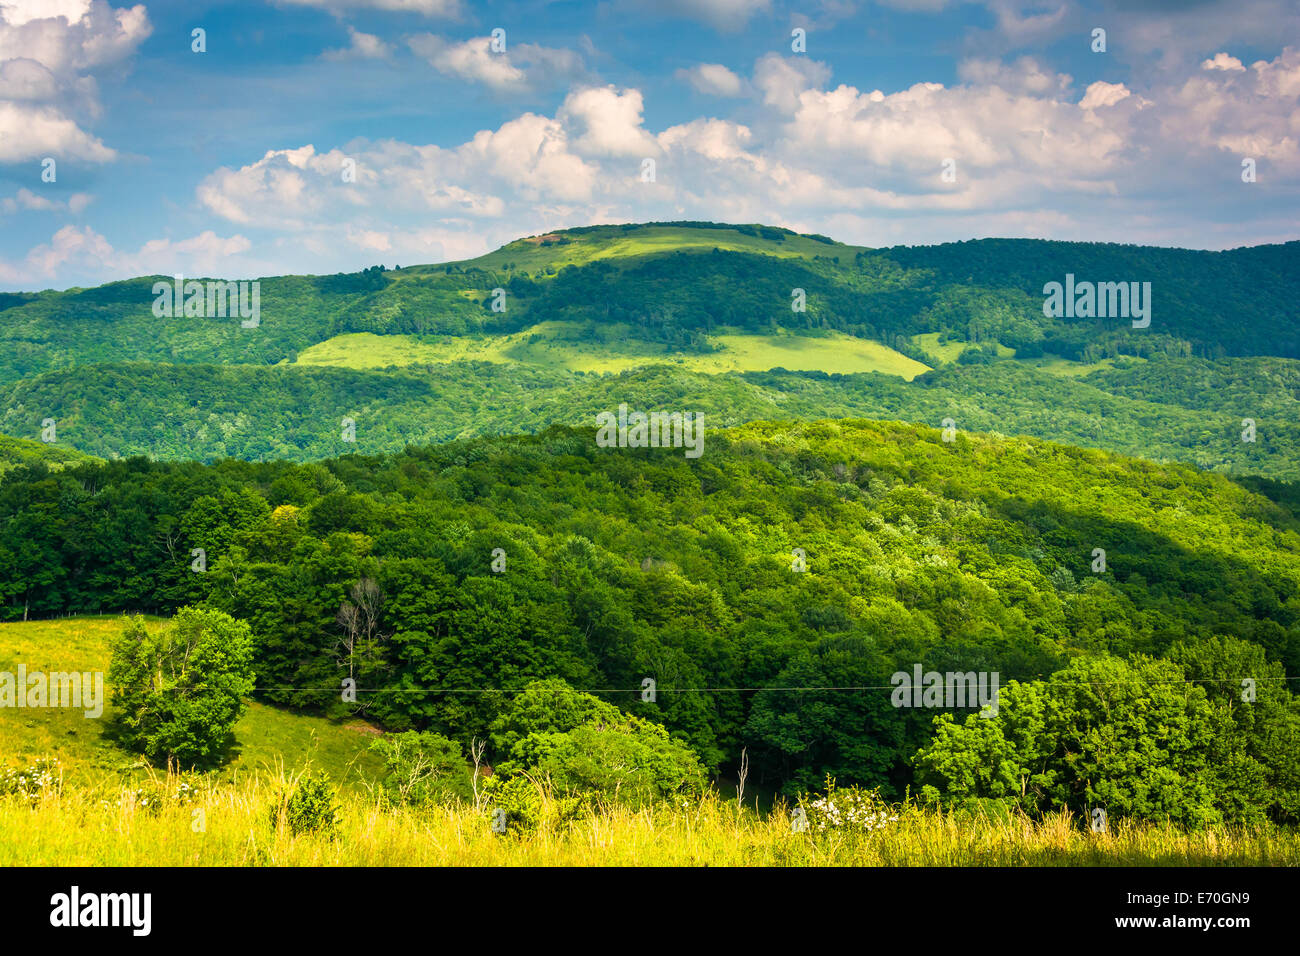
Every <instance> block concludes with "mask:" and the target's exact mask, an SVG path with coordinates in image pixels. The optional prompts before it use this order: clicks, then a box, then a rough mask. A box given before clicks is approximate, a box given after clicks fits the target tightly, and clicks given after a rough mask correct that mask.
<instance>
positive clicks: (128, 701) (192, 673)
mask: <svg viewBox="0 0 1300 956" xmlns="http://www.w3.org/2000/svg"><path fill="white" fill-rule="evenodd" d="M252 664H253V637H252V633H251V632H250V631H249V628H248V625H247V624H246V623H244V622H243V621H237V620H235V619H234V618H232V617H230V616H229V615H228V614H225V613H223V612H221V611H211V610H206V609H203V608H196V607H185V608H181V609H180V611H178V612H177V614H176V616H175V618H173V619H172V621H171V623H170V624H169V625H167V626H164V627H161V628H157V629H155V630H152V631H151V630H150V629H149V628H148V627H147V626H146V624H145V621H144V618H142V617H140V616H138V615H137V616H136V617H134V618H131V619H130V620H129V621H128V623H127V625H126V628H125V629H124V630H123V632H122V636H121V637H120V638H119V639H118V641H117V643H116V644H115V646H114V647H113V659H112V663H111V664H110V666H109V672H108V680H109V683H110V684H111V685H112V687H113V704H114V705H115V708H116V714H115V715H114V718H113V720H114V729H115V731H116V733H117V736H118V739H119V740H120V741H121V742H122V743H123V744H125V745H126V746H127V747H129V748H131V749H133V750H137V751H140V752H141V753H143V754H145V756H147V757H149V758H150V759H151V760H155V761H159V760H163V759H166V760H167V761H168V762H169V763H170V762H173V761H174V762H176V763H178V764H180V765H181V766H183V767H190V766H196V765H210V764H213V763H216V762H217V761H218V759H219V758H220V756H221V755H222V754H223V753H224V752H225V751H226V750H227V749H228V747H229V744H230V743H231V741H232V739H233V733H232V731H233V728H234V726H235V722H236V721H238V720H239V718H240V717H241V716H242V715H243V713H244V709H245V706H246V704H245V698H247V696H248V695H249V694H250V693H252V690H253V670H252Z"/></svg>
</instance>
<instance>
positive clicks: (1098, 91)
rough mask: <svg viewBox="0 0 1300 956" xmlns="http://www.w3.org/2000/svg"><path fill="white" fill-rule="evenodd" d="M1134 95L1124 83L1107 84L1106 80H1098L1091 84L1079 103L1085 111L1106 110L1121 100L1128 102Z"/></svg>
mask: <svg viewBox="0 0 1300 956" xmlns="http://www.w3.org/2000/svg"><path fill="white" fill-rule="evenodd" d="M1130 95H1132V94H1131V93H1130V92H1129V89H1128V87H1126V86H1125V85H1124V84H1123V83H1107V82H1106V81H1105V80H1098V81H1097V82H1096V83H1091V84H1089V86H1088V89H1087V90H1086V91H1085V92H1084V94H1083V99H1081V100H1080V101H1079V108H1080V109H1085V110H1095V109H1104V108H1105V107H1107V106H1114V105H1115V104H1116V103H1118V102H1120V101H1121V100H1126V99H1128V97H1129V96H1130Z"/></svg>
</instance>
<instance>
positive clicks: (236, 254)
mask: <svg viewBox="0 0 1300 956" xmlns="http://www.w3.org/2000/svg"><path fill="white" fill-rule="evenodd" d="M251 247H252V243H250V242H249V240H248V239H246V238H245V237H243V236H238V235H237V236H229V237H222V236H218V235H217V234H216V233H214V232H212V231H211V230H206V231H204V232H202V233H200V234H198V235H196V236H191V237H189V238H187V239H180V240H172V239H151V240H150V241H148V242H146V243H144V244H143V245H142V246H140V248H139V249H137V250H135V251H126V250H118V249H115V248H114V247H113V244H112V243H110V242H109V241H108V240H107V239H106V238H105V237H104V236H102V235H101V234H100V233H98V232H96V231H95V230H94V229H92V228H90V227H89V226H80V227H78V226H64V227H63V228H62V229H59V230H58V231H57V232H55V233H54V235H53V236H51V237H50V240H49V242H43V243H40V244H39V245H37V246H34V247H33V248H32V249H31V250H29V251H28V253H27V254H26V255H25V256H23V257H22V258H21V259H18V260H8V259H0V282H4V283H6V284H8V285H11V286H17V287H20V288H26V289H35V288H38V287H39V286H40V285H41V284H42V283H46V282H49V281H50V280H53V279H56V278H58V277H59V276H61V275H64V274H65V273H68V272H74V273H76V274H78V275H82V276H88V277H94V278H93V280H92V281H101V282H107V281H110V280H113V279H121V278H124V277H128V276H142V275H175V274H176V273H183V274H185V275H190V276H204V275H209V276H219V277H227V276H233V275H234V274H235V272H239V271H241V270H244V271H243V272H242V274H244V275H247V274H251V273H249V272H248V271H246V270H248V268H249V266H250V265H251V263H248V262H241V261H240V256H241V255H242V254H243V253H246V252H248V251H249V249H251ZM232 270H233V271H232Z"/></svg>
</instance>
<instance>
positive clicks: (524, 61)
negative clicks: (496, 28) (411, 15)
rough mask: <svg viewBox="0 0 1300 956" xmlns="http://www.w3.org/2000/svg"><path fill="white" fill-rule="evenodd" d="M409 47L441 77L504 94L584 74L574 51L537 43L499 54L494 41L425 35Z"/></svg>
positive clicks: (410, 41)
mask: <svg viewBox="0 0 1300 956" xmlns="http://www.w3.org/2000/svg"><path fill="white" fill-rule="evenodd" d="M407 45H408V46H410V48H411V50H412V51H414V52H415V53H416V54H417V55H418V56H421V57H423V58H424V59H425V60H427V61H428V62H429V65H430V66H432V67H433V68H434V69H435V70H437V71H438V72H439V73H442V74H444V75H446V76H454V77H458V78H460V79H463V80H468V81H470V82H473V83H482V84H483V85H484V86H487V87H489V88H490V89H493V90H495V91H497V92H502V93H504V92H522V91H524V90H530V89H536V88H539V87H544V86H550V85H553V84H555V83H558V82H561V81H563V80H567V79H573V78H575V77H578V76H580V75H581V74H582V72H583V64H582V58H581V57H579V56H578V54H576V53H574V52H573V51H572V50H561V49H556V48H553V47H544V46H538V45H537V44H534V43H520V44H517V45H511V44H509V43H507V46H506V49H505V50H503V51H501V52H500V53H497V52H494V51H493V49H492V39H491V37H473V38H471V39H469V40H464V41H462V42H460V43H453V42H451V41H449V40H446V39H444V38H442V37H440V36H437V35H435V34H432V33H422V34H418V35H416V36H412V37H408V38H407Z"/></svg>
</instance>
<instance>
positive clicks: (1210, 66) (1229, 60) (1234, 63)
mask: <svg viewBox="0 0 1300 956" xmlns="http://www.w3.org/2000/svg"><path fill="white" fill-rule="evenodd" d="M1201 69H1202V70H1228V71H1230V72H1238V73H1240V72H1242V71H1243V70H1245V69H1246V68H1245V67H1244V66H1242V65H1241V61H1240V60H1238V59H1237V58H1236V57H1235V56H1229V55H1228V54H1226V53H1216V54H1214V57H1213V59H1209V60H1206V61H1205V62H1204V63H1202V64H1201Z"/></svg>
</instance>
